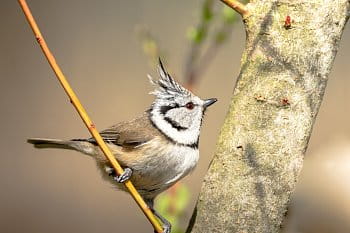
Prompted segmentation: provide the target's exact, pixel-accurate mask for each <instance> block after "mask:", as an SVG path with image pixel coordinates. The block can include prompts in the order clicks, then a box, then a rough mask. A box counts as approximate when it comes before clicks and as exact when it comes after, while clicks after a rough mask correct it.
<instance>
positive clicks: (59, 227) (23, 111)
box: [0, 0, 350, 233]
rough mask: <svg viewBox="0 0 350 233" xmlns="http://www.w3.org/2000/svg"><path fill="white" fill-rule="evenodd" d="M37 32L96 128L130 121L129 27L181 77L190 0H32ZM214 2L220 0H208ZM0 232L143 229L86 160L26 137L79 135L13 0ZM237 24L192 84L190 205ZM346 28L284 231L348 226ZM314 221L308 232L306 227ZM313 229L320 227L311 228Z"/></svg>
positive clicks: (220, 108) (234, 63) (226, 93)
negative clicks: (195, 131) (199, 115)
mask: <svg viewBox="0 0 350 233" xmlns="http://www.w3.org/2000/svg"><path fill="white" fill-rule="evenodd" d="M28 3H29V4H30V6H31V8H32V11H33V14H34V15H35V17H36V19H37V21H38V23H39V25H40V27H41V30H42V33H43V34H44V36H45V37H46V40H47V42H48V44H49V46H50V48H51V50H52V51H53V53H54V54H55V56H56V59H57V61H58V63H59V64H60V65H61V67H62V69H63V70H64V73H65V74H66V76H67V77H68V79H69V81H70V82H71V84H72V86H73V88H74V89H75V91H76V92H77V94H78V96H79V97H80V98H81V101H82V103H83V104H84V106H85V107H86V108H87V109H88V112H89V114H90V116H91V117H92V119H93V120H94V122H95V123H96V125H97V127H98V128H99V129H103V128H105V127H108V126H109V125H111V124H113V123H115V122H118V121H121V120H127V119H131V118H133V117H135V116H137V115H138V114H140V113H141V112H142V111H143V110H145V109H146V108H147V107H148V106H149V105H150V103H151V102H152V96H150V95H148V94H147V93H148V92H149V91H150V90H151V86H150V85H149V83H148V80H147V78H146V74H147V73H150V74H152V75H153V76H155V75H156V72H155V68H154V67H150V66H149V65H148V61H147V58H146V57H145V55H144V54H143V52H142V50H141V47H140V44H139V42H138V40H137V38H136V36H135V28H136V27H137V25H143V24H145V25H148V26H149V28H151V30H152V31H153V32H154V34H155V35H157V37H158V38H159V40H160V45H161V46H162V47H163V48H165V49H166V50H167V51H168V54H167V57H166V63H167V67H168V68H169V70H170V71H171V73H172V74H174V76H176V77H177V78H178V79H179V80H181V74H183V67H184V61H185V57H186V53H187V49H188V41H187V39H186V37H185V34H186V30H187V29H188V26H190V25H195V24H196V22H197V20H198V7H199V6H200V3H201V1H199V0H193V1H185V0H177V1H167V0H148V1H120V0H119V1H118V0H113V1H112V0H103V1H96V0H95V1H92V0H74V1H68V0H60V1H48V0H32V1H28ZM217 4H218V5H220V4H221V3H219V1H218V3H217ZM0 26H1V27H0V28H1V37H0V53H1V56H0V78H1V85H0V88H1V90H0V106H1V140H0V143H1V144H0V145H1V150H2V152H1V155H0V189H1V190H0V232H4V233H17V232H18V233H19V232H26V233H44V232H51V233H55V232H76V233H78V232H84V233H90V232H91V233H93V232H100V233H103V232H106V233H107V232H151V227H150V226H149V224H148V222H147V221H146V220H145V218H144V216H143V215H142V213H141V212H140V211H139V210H138V208H137V207H136V204H135V203H134V202H133V201H132V199H131V198H130V197H129V196H128V195H127V194H125V193H122V192H117V191H115V190H113V189H112V188H111V187H110V185H109V184H108V183H105V182H104V181H103V180H102V179H101V177H100V174H99V172H98V171H97V169H96V167H95V164H94V161H93V160H92V159H91V158H89V157H87V156H84V155H82V154H79V153H77V152H72V151H59V150H35V149H33V148H32V147H31V146H30V145H28V144H26V143H25V141H26V138H28V137H51V138H74V137H87V136H88V133H87V130H86V129H85V128H84V126H83V124H82V122H81V120H80V119H79V117H78V116H77V114H76V112H75V110H74V109H73V108H72V106H71V105H70V104H69V101H68V99H67V97H66V96H65V94H64V93H63V91H62V89H61V87H60V86H59V85H58V83H57V81H56V80H55V77H54V75H53V73H52V71H51V69H50V67H49V66H48V64H47V62H46V61H45V59H44V57H43V55H42V54H41V51H40V49H39V48H38V46H37V44H36V42H35V40H34V38H33V35H32V32H31V31H30V29H29V27H28V25H27V23H26V21H25V19H24V16H23V14H22V12H21V11H20V8H19V6H18V4H17V1H9V0H3V1H2V3H1V6H0ZM244 40H245V38H244V30H243V27H242V23H241V22H239V23H238V24H237V25H236V28H235V30H234V36H233V38H232V39H231V40H230V42H229V43H228V44H227V45H226V46H225V48H224V50H222V51H220V52H219V54H218V57H217V59H216V60H215V61H214V62H213V64H212V65H211V66H210V67H209V69H208V72H206V73H205V75H204V76H203V77H202V81H201V82H200V85H199V86H198V87H197V90H196V91H195V92H196V93H197V94H198V95H200V96H202V97H217V98H218V99H219V102H218V103H217V104H216V105H214V106H213V107H211V109H210V110H209V111H208V113H207V115H206V120H205V122H204V126H203V130H202V136H201V143H200V150H201V159H200V162H199V165H198V167H197V169H196V171H195V172H194V173H193V174H192V175H191V176H190V177H188V178H186V179H185V181H184V182H185V183H186V184H190V185H189V187H190V190H191V193H192V202H191V205H190V206H188V211H187V217H188V218H189V216H190V214H191V211H192V209H193V206H194V202H195V199H196V196H197V194H198V191H199V188H200V185H201V180H202V178H203V176H204V174H205V172H206V169H207V166H208V164H209V161H210V158H211V156H212V155H213V151H214V148H215V141H216V138H217V135H218V132H219V129H220V125H221V124H222V121H223V119H224V115H225V112H226V109H227V104H228V102H229V99H230V96H231V93H232V90H233V85H234V83H235V78H236V77H237V75H238V72H239V62H240V55H241V52H242V50H243V46H244ZM349 41H350V30H349V27H348V28H347V30H345V32H344V35H343V39H342V43H341V47H340V50H339V53H338V55H337V58H336V60H335V63H334V68H333V71H332V73H331V75H330V81H329V84H328V87H327V92H326V95H325V98H324V102H323V104H322V107H321V110H320V113H319V116H318V119H317V123H316V125H315V127H314V132H313V135H312V137H311V141H310V146H309V149H308V152H307V161H306V163H305V167H304V170H303V174H302V178H301V181H300V185H299V186H298V188H297V194H296V195H295V196H294V198H293V201H292V207H291V212H290V213H291V215H290V219H291V221H289V222H288V229H289V231H288V232H350V226H349V225H346V224H349V221H348V219H350V198H349V196H350V188H349V186H350V181H349V179H350V175H349V173H350V165H349V164H350V143H349V142H350V131H349V130H350V124H349V119H350V104H349V101H350V88H349V84H350V79H349V58H350V55H349V54H350V43H349ZM316 227H318V228H319V229H317V228H316ZM321 229H322V230H321Z"/></svg>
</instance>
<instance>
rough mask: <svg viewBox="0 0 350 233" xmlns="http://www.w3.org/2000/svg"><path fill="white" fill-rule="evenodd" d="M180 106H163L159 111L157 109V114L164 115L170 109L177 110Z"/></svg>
mask: <svg viewBox="0 0 350 233" xmlns="http://www.w3.org/2000/svg"><path fill="white" fill-rule="evenodd" d="M179 107H180V106H179V105H178V104H175V105H172V106H170V105H165V106H161V107H160V109H159V112H160V113H161V114H162V115H165V114H166V113H167V112H168V111H169V110H171V109H174V108H179Z"/></svg>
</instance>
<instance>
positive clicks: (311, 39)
mask: <svg viewBox="0 0 350 233" xmlns="http://www.w3.org/2000/svg"><path fill="white" fill-rule="evenodd" d="M349 5H350V1H349V0H294V1H293V0H290V1H287V0H284V1H282V0H281V1H279V0H277V1H276V0H264V1H261V0H255V1H250V3H249V4H248V5H247V7H248V9H249V11H250V14H249V16H247V17H246V18H245V19H244V23H245V28H246V32H247V40H246V48H245V51H244V54H243V57H242V64H241V72H240V75H239V78H238V81H237V83H236V87H235V89H234V92H233V96H232V100H231V104H230V106H229V110H228V113H227V116H226V119H225V122H224V125H223V127H222V130H221V133H220V136H219V139H218V143H217V149H216V152H215V156H214V158H213V161H212V163H211V164H210V167H209V170H208V173H207V174H206V176H205V179H204V182H203V186H202V189H201V192H200V195H199V199H198V202H197V206H196V210H195V212H194V214H193V217H192V220H191V223H190V226H189V228H188V232H198V233H206V232H208V233H209V232H210V233H214V232H220V233H223V232H239V233H243V232H256V233H265V232H266V233H267V232H268V233H270V232H273V233H275V232H279V231H280V228H281V224H282V221H283V218H284V215H285V213H286V211H287V206H288V202H289V200H290V195H291V193H292V191H293V190H294V188H295V185H296V181H297V179H298V175H299V172H300V170H301V168H302V164H303V157H304V153H305V151H306V148H307V145H308V141H309V138H310V135H311V131H312V126H313V124H314V122H315V118H316V115H317V113H318V110H319V107H320V104H321V101H322V97H323V94H324V92H325V88H326V84H327V79H328V75H329V73H330V70H331V67H332V63H333V60H334V58H335V55H336V52H337V50H338V47H339V41H340V38H341V35H342V32H343V29H344V26H345V24H346V21H347V19H348V18H349ZM219 81H220V80H218V82H219Z"/></svg>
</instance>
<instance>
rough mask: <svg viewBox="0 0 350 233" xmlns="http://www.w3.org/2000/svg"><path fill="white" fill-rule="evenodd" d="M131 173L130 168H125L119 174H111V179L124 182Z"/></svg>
mask: <svg viewBox="0 0 350 233" xmlns="http://www.w3.org/2000/svg"><path fill="white" fill-rule="evenodd" d="M131 175H132V170H131V168H128V167H127V168H125V169H124V172H123V173H122V174H120V175H119V176H113V180H115V181H117V182H118V183H124V182H125V181H127V180H129V179H130V177H131Z"/></svg>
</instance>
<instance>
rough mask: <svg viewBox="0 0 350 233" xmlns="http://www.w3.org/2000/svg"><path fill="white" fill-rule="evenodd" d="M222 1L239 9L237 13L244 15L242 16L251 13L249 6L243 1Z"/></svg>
mask: <svg viewBox="0 0 350 233" xmlns="http://www.w3.org/2000/svg"><path fill="white" fill-rule="evenodd" d="M220 1H222V2H223V3H225V4H226V5H227V6H229V7H231V8H232V9H234V10H235V11H237V13H239V14H240V15H242V17H245V16H247V15H248V14H249V11H248V9H247V7H246V6H245V5H244V4H243V3H240V2H239V1H236V0H220Z"/></svg>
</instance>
